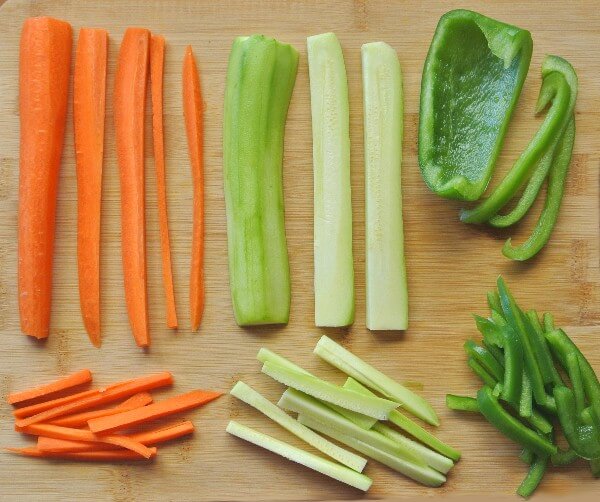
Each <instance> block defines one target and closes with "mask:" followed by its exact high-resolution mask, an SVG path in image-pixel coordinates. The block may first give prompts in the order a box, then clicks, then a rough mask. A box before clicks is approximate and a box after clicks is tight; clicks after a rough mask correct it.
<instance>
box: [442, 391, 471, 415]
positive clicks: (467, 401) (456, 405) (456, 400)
mask: <svg viewBox="0 0 600 502" xmlns="http://www.w3.org/2000/svg"><path fill="white" fill-rule="evenodd" d="M446 406H447V407H448V408H450V409H451V410H455V411H469V412H472V413H479V405H478V404H477V399H475V398H474V397H468V396H455V395H454V394H446Z"/></svg>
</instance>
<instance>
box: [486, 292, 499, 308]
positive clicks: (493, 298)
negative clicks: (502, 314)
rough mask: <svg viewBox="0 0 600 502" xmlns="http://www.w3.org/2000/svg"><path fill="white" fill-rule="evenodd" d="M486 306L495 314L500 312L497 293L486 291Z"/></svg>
mask: <svg viewBox="0 0 600 502" xmlns="http://www.w3.org/2000/svg"><path fill="white" fill-rule="evenodd" d="M487 304H488V307H489V308H490V310H495V311H496V312H499V311H500V310H502V307H501V306H500V297H499V296H498V292H497V291H488V293H487Z"/></svg>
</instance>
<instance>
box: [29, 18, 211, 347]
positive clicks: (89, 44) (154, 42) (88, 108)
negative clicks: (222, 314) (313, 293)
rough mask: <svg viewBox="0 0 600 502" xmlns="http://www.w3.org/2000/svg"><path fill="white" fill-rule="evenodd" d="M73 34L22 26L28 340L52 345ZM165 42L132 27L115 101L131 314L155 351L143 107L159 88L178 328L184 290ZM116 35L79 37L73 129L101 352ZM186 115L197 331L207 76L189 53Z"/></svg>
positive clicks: (50, 22)
mask: <svg viewBox="0 0 600 502" xmlns="http://www.w3.org/2000/svg"><path fill="white" fill-rule="evenodd" d="M71 46H72V28H71V26H70V25H69V24H68V23H66V22H64V21H60V20H58V19H53V18H50V17H38V18H30V19H27V20H26V21H25V23H24V25H23V30H22V34H21V45H20V78H19V89H20V91H19V94H20V98H19V112H20V118H21V145H20V152H21V153H20V181H19V259H18V263H19V265H18V281H19V285H18V294H19V310H20V318H21V330H22V331H23V333H25V334H27V335H29V336H32V337H35V338H38V339H41V338H47V336H48V333H49V327H50V314H51V294H52V260H53V249H54V228H55V212H56V203H57V194H58V173H59V168H60V161H61V156H62V150H63V140H64V131H65V122H66V116H67V103H68V95H69V91H68V89H69V77H70V66H71ZM165 46H166V43H165V39H164V37H162V36H159V35H152V34H151V33H150V31H149V30H146V29H143V28H128V29H127V30H126V31H125V33H124V35H123V39H122V42H121V46H120V49H119V54H118V58H117V65H116V68H117V69H116V75H115V83H114V93H113V108H114V128H115V135H116V149H117V158H118V164H119V177H120V187H121V250H122V261H123V285H124V289H125V300H126V302H125V303H126V308H127V313H128V317H129V323H130V325H131V330H132V333H133V337H134V339H135V342H136V343H137V345H138V346H140V347H148V346H149V345H150V333H149V319H148V311H149V302H148V293H147V289H148V288H147V272H146V268H147V263H146V201H145V198H146V194H145V166H144V158H145V150H144V148H145V146H144V145H145V138H144V122H145V101H146V94H147V90H148V80H150V86H151V88H150V90H151V96H152V136H153V152H154V162H155V168H156V186H157V206H158V220H159V229H160V244H161V261H162V276H163V286H164V295H165V303H166V318H167V319H166V321H167V322H166V324H167V326H168V327H169V328H177V327H178V321H177V311H176V307H175V288H174V284H173V270H172V269H173V266H172V260H171V243H170V238H169V225H168V213H167V187H166V168H165V145H164V123H163V122H164V119H163V77H164V60H165ZM108 66H109V65H108V33H107V32H106V30H103V29H97V28H81V30H80V31H79V35H78V39H77V45H76V57H75V64H74V75H73V82H74V85H73V123H74V136H75V154H76V173H77V269H78V278H79V298H80V307H81V315H82V318H83V324H84V326H85V329H86V331H87V333H88V336H89V338H90V341H91V342H92V344H93V345H95V346H96V347H99V346H100V344H101V333H100V324H101V323H100V313H101V311H100V296H101V295H100V288H101V281H100V261H101V260H100V251H101V249H100V247H101V242H100V241H101V239H100V237H101V234H100V228H101V227H100V224H101V205H102V171H103V161H104V136H105V115H106V81H107V68H108ZM182 77H183V85H182V94H183V109H184V116H185V127H186V132H187V137H188V147H189V155H190V164H191V166H192V170H191V171H192V181H193V186H194V199H193V210H192V213H193V235H192V240H193V243H192V259H191V263H192V266H191V274H190V292H189V294H190V310H191V314H190V318H191V325H192V329H193V330H194V331H196V330H197V329H198V327H199V325H200V321H201V317H202V311H203V306H204V283H203V281H204V278H203V250H204V242H203V241H204V222H203V220H204V206H203V185H204V181H203V169H202V157H203V155H202V148H203V126H202V97H201V90H200V80H199V75H198V70H197V67H196V63H195V61H194V57H193V54H192V50H191V47H187V49H186V52H185V57H184V70H183V75H182Z"/></svg>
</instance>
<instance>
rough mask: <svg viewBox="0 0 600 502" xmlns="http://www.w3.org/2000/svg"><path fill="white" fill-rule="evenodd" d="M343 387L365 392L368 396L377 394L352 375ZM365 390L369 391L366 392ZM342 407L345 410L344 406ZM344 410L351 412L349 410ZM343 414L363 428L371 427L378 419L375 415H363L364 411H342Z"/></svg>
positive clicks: (361, 392) (360, 392)
mask: <svg viewBox="0 0 600 502" xmlns="http://www.w3.org/2000/svg"><path fill="white" fill-rule="evenodd" d="M342 387H344V388H345V389H348V390H353V391H354V392H358V393H359V394H365V395H367V396H374V395H375V394H373V393H372V392H371V391H370V390H369V389H367V388H366V387H363V385H362V384H360V383H358V382H357V381H356V380H354V378H352V377H348V378H347V379H346V381H345V382H344V385H342ZM365 390H366V391H367V392H364V391H365ZM341 409H342V410H343V408H341ZM344 411H346V412H349V410H344ZM338 413H339V411H338ZM342 415H344V416H345V417H346V418H347V419H348V420H350V421H352V422H354V423H355V424H356V425H358V426H359V427H362V428H363V429H371V428H372V427H373V426H374V425H375V424H376V423H377V419H375V418H373V417H368V416H367V415H363V414H362V413H356V412H354V411H350V412H349V413H346V414H344V413H342Z"/></svg>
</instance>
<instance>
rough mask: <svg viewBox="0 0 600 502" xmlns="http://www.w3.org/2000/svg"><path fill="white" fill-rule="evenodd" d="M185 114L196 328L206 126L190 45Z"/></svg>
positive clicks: (186, 61)
mask: <svg viewBox="0 0 600 502" xmlns="http://www.w3.org/2000/svg"><path fill="white" fill-rule="evenodd" d="M183 115H184V118H185V129H186V133H187V140H188V150H189V156H190V164H191V166H192V183H193V186H194V202H193V206H194V209H193V213H194V214H193V229H192V265H191V271H190V310H191V313H190V316H191V322H192V330H194V331H196V330H197V329H198V328H199V327H200V321H201V319H202V313H203V311H204V167H203V151H202V150H203V144H204V128H203V123H202V121H203V112H202V92H201V88H200V77H199V76H198V68H197V67H196V61H195V59H194V54H193V52H192V48H191V46H188V47H187V49H186V51H185V56H184V59H183Z"/></svg>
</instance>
